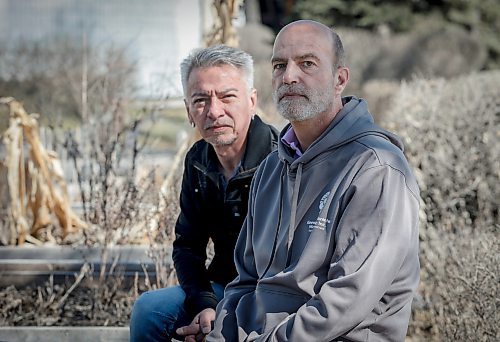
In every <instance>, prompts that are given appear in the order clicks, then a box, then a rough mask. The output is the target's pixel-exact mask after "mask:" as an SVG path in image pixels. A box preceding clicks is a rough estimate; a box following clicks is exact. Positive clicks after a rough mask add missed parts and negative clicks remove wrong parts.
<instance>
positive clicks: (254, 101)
mask: <svg viewBox="0 0 500 342" xmlns="http://www.w3.org/2000/svg"><path fill="white" fill-rule="evenodd" d="M250 103H251V104H252V113H255V112H256V110H257V89H255V88H252V90H250Z"/></svg>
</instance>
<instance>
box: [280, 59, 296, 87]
mask: <svg viewBox="0 0 500 342" xmlns="http://www.w3.org/2000/svg"><path fill="white" fill-rule="evenodd" d="M299 71H300V69H299V68H298V66H297V65H296V64H295V63H288V64H287V65H286V69H285V71H284V72H283V83H284V84H292V83H297V82H298V81H299Z"/></svg>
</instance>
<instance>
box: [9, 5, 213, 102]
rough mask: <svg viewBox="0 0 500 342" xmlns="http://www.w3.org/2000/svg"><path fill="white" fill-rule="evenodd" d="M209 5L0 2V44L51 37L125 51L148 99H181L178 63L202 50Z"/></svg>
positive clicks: (208, 24)
mask: <svg viewBox="0 0 500 342" xmlns="http://www.w3.org/2000/svg"><path fill="white" fill-rule="evenodd" d="M210 6H211V1H209V0H182V1H178V0H0V44H5V43H12V42H14V43H15V42H16V41H20V40H24V41H40V40H43V39H45V38H51V37H69V38H70V39H75V40H77V41H81V42H82V44H83V42H84V37H85V39H86V40H87V41H88V42H89V43H91V44H93V45H94V46H97V47H99V46H109V45H114V46H119V47H125V49H126V53H127V55H128V56H129V57H130V58H131V59H132V60H133V61H136V62H137V65H138V71H139V75H138V78H139V79H138V81H139V85H140V88H141V90H142V95H143V96H146V97H147V96H151V95H153V96H158V95H168V96H177V95H180V94H181V83H180V76H179V72H178V69H179V63H180V62H181V60H182V58H183V57H184V56H186V55H187V54H188V52H189V51H190V50H191V49H193V48H195V47H200V46H202V45H203V43H202V39H203V34H204V32H206V31H207V29H208V28H209V27H210V26H211V25H212V21H211V20H212V19H211V18H212V12H211V11H212V10H211V8H210Z"/></svg>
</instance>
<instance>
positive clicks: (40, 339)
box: [0, 327, 129, 342]
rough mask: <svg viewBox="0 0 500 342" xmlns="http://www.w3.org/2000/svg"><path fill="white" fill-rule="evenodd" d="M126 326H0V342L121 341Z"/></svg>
mask: <svg viewBox="0 0 500 342" xmlns="http://www.w3.org/2000/svg"><path fill="white" fill-rule="evenodd" d="M128 329H129V328H128V327H0V341H1V342H64V341H70V342H94V341H95V342H97V341H103V342H104V341H105V342H122V341H128V340H129V330H128Z"/></svg>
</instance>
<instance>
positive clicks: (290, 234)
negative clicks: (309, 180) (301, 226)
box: [287, 163, 302, 251]
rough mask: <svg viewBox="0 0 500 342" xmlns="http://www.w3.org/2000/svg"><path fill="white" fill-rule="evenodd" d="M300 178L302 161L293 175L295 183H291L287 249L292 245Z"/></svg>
mask: <svg viewBox="0 0 500 342" xmlns="http://www.w3.org/2000/svg"><path fill="white" fill-rule="evenodd" d="M301 178H302V163H299V166H298V168H297V175H296V176H295V183H294V184H293V192H292V207H291V209H290V210H291V213H290V225H289V227H288V246H287V250H288V251H289V250H290V248H291V246H292V240H293V235H294V233H295V217H296V216H297V206H298V201H299V189H300V180H301Z"/></svg>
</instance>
